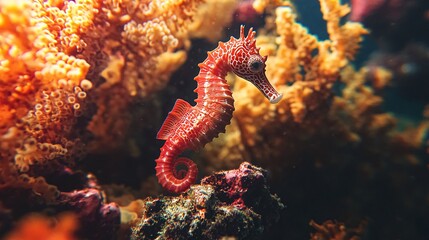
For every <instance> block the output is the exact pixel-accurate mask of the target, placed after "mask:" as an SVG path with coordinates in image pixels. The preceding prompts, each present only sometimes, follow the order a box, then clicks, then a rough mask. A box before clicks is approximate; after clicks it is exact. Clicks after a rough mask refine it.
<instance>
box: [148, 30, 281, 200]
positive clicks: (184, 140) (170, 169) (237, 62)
mask: <svg viewBox="0 0 429 240" xmlns="http://www.w3.org/2000/svg"><path fill="white" fill-rule="evenodd" d="M254 37H255V32H254V31H253V30H252V28H250V29H249V33H248V34H247V36H245V35H244V26H241V28H240V38H239V39H235V38H233V37H231V39H230V40H229V41H228V42H225V43H223V42H219V46H218V47H217V48H216V49H214V50H213V51H211V52H208V56H207V58H206V60H204V62H202V63H200V64H198V66H199V67H200V72H199V74H198V76H197V77H195V80H196V81H197V84H198V86H197V88H196V89H195V92H196V93H197V94H198V98H197V99H196V100H195V102H196V105H195V106H191V105H190V104H189V103H188V102H186V101H184V100H182V99H178V100H177V101H176V103H175V105H174V107H173V109H172V110H171V112H170V113H169V114H168V116H167V118H166V119H165V121H164V124H163V125H162V127H161V129H160V130H159V132H158V135H157V138H158V139H162V140H166V142H165V143H164V146H163V147H162V148H161V154H160V156H159V158H158V159H157V160H156V167H155V169H156V176H157V177H158V181H159V183H160V184H161V185H162V186H163V187H164V188H165V189H167V190H169V191H170V192H174V193H180V192H183V191H185V190H187V189H188V188H189V187H190V186H191V185H192V184H193V183H194V182H195V179H196V176H197V172H198V170H197V166H196V164H195V163H194V162H193V161H192V160H190V159H188V158H184V157H180V158H178V156H179V155H180V154H181V153H182V152H183V151H185V150H187V149H191V150H197V149H198V148H201V147H203V146H204V145H205V144H206V143H208V142H211V141H212V140H213V138H215V137H217V136H218V135H219V133H223V132H225V127H226V126H227V125H228V124H230V121H231V118H232V112H233V111H234V105H233V104H234V99H233V98H232V93H231V90H230V88H229V85H228V84H227V81H226V80H225V76H226V74H227V73H228V72H231V71H232V72H233V73H235V74H236V75H238V76H240V77H242V78H244V79H246V80H248V81H249V82H251V83H253V84H254V85H255V86H256V87H257V88H258V89H259V90H260V91H261V92H262V94H264V96H265V97H266V98H268V100H269V101H270V102H271V103H277V102H278V101H280V99H281V97H282V94H279V93H278V92H277V91H276V90H275V89H274V88H273V86H272V85H271V84H270V83H269V81H268V79H267V77H266V76H265V61H266V60H267V57H262V56H261V55H259V48H257V47H256V43H255V42H256V41H255V39H254ZM180 166H182V167H183V166H184V167H185V168H186V169H182V170H179V168H178V167H180Z"/></svg>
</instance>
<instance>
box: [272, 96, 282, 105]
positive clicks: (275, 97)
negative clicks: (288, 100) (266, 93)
mask: <svg viewBox="0 0 429 240" xmlns="http://www.w3.org/2000/svg"><path fill="white" fill-rule="evenodd" d="M282 97H283V94H282V93H277V95H274V96H273V97H272V98H271V99H270V103H272V104H275V103H278V102H280V100H281V99H282Z"/></svg>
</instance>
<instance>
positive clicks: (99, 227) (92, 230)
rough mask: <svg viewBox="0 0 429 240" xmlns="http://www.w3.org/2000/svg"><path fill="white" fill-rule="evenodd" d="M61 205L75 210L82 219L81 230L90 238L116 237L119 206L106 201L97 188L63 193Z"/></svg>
mask: <svg viewBox="0 0 429 240" xmlns="http://www.w3.org/2000/svg"><path fill="white" fill-rule="evenodd" d="M59 206H60V208H63V209H64V210H68V211H73V212H74V213H76V214H77V216H78V218H79V221H80V224H81V225H80V229H79V232H80V234H81V235H82V236H85V237H89V238H90V239H114V238H115V235H116V232H117V230H118V228H119V224H120V213H119V207H118V206H117V205H116V204H115V203H109V204H107V203H105V202H104V198H103V196H102V194H101V192H100V191H99V190H97V189H92V188H89V189H84V190H79V191H73V192H69V193H61V195H60V197H59Z"/></svg>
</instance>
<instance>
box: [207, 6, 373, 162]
mask: <svg viewBox="0 0 429 240" xmlns="http://www.w3.org/2000/svg"><path fill="white" fill-rule="evenodd" d="M258 4H261V6H269V7H270V8H271V7H273V6H272V5H274V6H277V7H276V8H275V9H274V11H275V24H276V32H277V34H278V35H277V36H270V35H262V36H260V37H258V39H257V44H258V45H259V46H261V53H262V54H265V55H269V57H268V60H267V63H266V64H267V77H268V78H269V79H270V81H272V82H273V83H274V85H276V88H277V89H278V90H279V92H282V93H283V95H284V97H283V99H282V100H281V101H280V102H279V103H278V104H276V105H270V104H269V103H268V102H266V101H264V99H263V98H262V97H261V96H260V95H259V94H258V91H257V90H256V89H255V88H254V87H253V86H251V84H249V83H247V82H245V81H235V85H234V97H235V98H238V99H240V101H237V103H236V111H235V113H234V117H235V121H233V123H232V125H231V126H230V129H228V130H227V132H229V133H231V132H232V133H233V134H234V136H235V137H230V136H224V137H223V139H220V140H219V141H216V142H215V143H213V146H212V147H210V146H208V149H209V152H211V153H208V154H207V155H208V156H209V155H210V154H213V153H214V154H215V156H216V157H214V158H221V159H229V160H231V161H233V162H237V159H240V158H241V159H244V158H245V157H248V156H244V155H242V156H241V157H240V156H239V155H240V154H244V153H245V152H250V155H252V156H253V158H261V159H271V158H275V159H281V158H282V156H281V153H277V152H273V151H270V150H268V149H281V150H285V149H289V148H295V147H297V146H295V145H294V144H293V143H291V142H288V141H287V140H285V139H287V137H286V135H288V134H290V133H291V132H295V131H297V130H298V129H301V130H302V128H303V127H304V128H305V126H312V127H311V128H305V129H307V130H306V132H307V134H300V135H301V136H308V135H311V132H309V131H311V129H314V127H316V126H319V125H321V122H323V120H322V119H324V118H326V117H327V114H326V111H327V108H328V107H329V104H330V102H331V99H332V98H333V95H334V94H333V91H332V90H331V89H332V86H333V83H334V82H336V81H338V80H339V79H340V72H341V70H342V69H343V68H344V67H345V66H347V64H348V63H349V61H350V60H352V59H353V57H354V55H355V54H356V51H357V50H358V48H359V44H360V42H361V40H362V35H364V34H366V33H367V31H366V30H365V29H364V28H363V27H362V25H360V24H359V23H352V22H345V23H344V24H342V23H341V22H340V20H341V19H342V18H343V17H344V16H345V15H346V14H348V12H349V11H350V9H349V7H348V6H347V5H341V4H340V2H339V1H338V0H320V5H321V11H322V14H323V18H324V19H325V20H326V24H327V30H328V34H329V39H326V40H322V41H318V39H317V38H316V37H315V36H313V35H311V34H309V33H308V30H307V29H306V28H305V27H303V26H302V25H300V24H299V23H297V22H296V14H295V13H294V10H293V6H291V4H290V2H285V3H278V2H276V1H274V2H270V1H258ZM279 5H280V6H279ZM282 5H283V6H282ZM371 104H372V105H377V106H378V105H379V102H375V103H371ZM324 113H325V114H324ZM309 115H311V117H308V116H309ZM278 129H285V131H284V132H283V133H280V132H278ZM237 131H238V132H239V134H238V135H237V134H236V132H237ZM313 133H314V132H313ZM227 135H228V134H227ZM236 135H237V136H236ZM226 138H228V141H226ZM285 142H288V144H286V143H285ZM225 144H226V146H225ZM285 144H286V145H285ZM219 145H220V146H219ZM222 145H223V146H224V147H222ZM253 146H258V149H259V150H257V151H256V150H255V152H254V151H252V149H253ZM264 146H266V147H267V149H265V147H264ZM219 149H220V150H219ZM240 149H244V150H240ZM264 149H265V150H264ZM212 151H213V152H212ZM282 152H283V151H282ZM291 152H295V153H297V152H298V151H297V149H294V150H293V151H292V150H291ZM231 153H234V154H231ZM267 154H268V155H269V156H267ZM220 156H223V157H220ZM246 159H247V160H248V158H246ZM234 165H235V164H234Z"/></svg>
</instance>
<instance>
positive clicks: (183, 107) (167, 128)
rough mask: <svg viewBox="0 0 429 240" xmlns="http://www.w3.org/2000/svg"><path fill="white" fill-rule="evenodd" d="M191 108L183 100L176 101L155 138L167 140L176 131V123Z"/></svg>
mask: <svg viewBox="0 0 429 240" xmlns="http://www.w3.org/2000/svg"><path fill="white" fill-rule="evenodd" d="M191 107H192V106H191V105H190V104H189V103H188V102H186V101H185V100H183V99H177V100H176V103H175V104H174V107H173V109H171V111H170V112H169V113H168V116H167V118H166V119H165V121H164V123H163V124H162V126H161V129H159V132H158V134H157V135H156V138H157V139H162V140H167V138H168V137H169V136H170V135H171V134H172V133H173V132H174V130H175V129H176V125H177V123H178V122H179V121H180V119H182V117H183V116H184V115H185V113H186V112H187V111H188V110H189V109H190V108H191Z"/></svg>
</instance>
